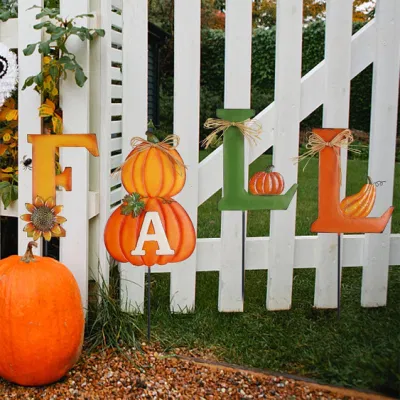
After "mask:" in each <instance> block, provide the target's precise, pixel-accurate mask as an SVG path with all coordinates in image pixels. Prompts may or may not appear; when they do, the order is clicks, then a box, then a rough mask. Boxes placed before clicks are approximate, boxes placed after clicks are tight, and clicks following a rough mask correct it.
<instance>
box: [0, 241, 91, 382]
mask: <svg viewBox="0 0 400 400" xmlns="http://www.w3.org/2000/svg"><path fill="white" fill-rule="evenodd" d="M32 246H35V247H37V244H36V242H29V244H28V249H27V251H26V253H25V255H24V256H23V257H19V256H16V255H15V256H10V257H8V258H6V259H4V260H1V261H0V321H1V325H0V377H1V378H4V379H6V380H8V381H10V382H14V383H17V384H19V385H24V386H41V385H46V384H49V383H53V382H55V381H58V380H59V379H60V378H62V377H63V376H64V375H65V374H66V373H67V371H68V370H69V369H71V368H72V367H73V365H74V364H75V363H76V361H77V360H78V358H79V356H80V354H81V349H82V343H83V333H84V314H83V308H82V302H81V296H80V292H79V288H78V285H77V283H76V281H75V278H74V276H73V275H72V273H71V272H70V271H69V270H68V268H67V267H65V266H64V265H63V264H61V263H60V262H58V261H56V260H54V259H52V258H49V257H39V256H34V255H33V253H32Z"/></svg>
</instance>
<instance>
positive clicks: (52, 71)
mask: <svg viewBox="0 0 400 400" xmlns="http://www.w3.org/2000/svg"><path fill="white" fill-rule="evenodd" d="M49 73H50V76H51V79H53V81H54V82H55V81H56V80H57V77H58V68H57V67H56V66H55V65H52V66H51V67H50V69H49Z"/></svg>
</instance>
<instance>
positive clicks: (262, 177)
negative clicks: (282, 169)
mask: <svg viewBox="0 0 400 400" xmlns="http://www.w3.org/2000/svg"><path fill="white" fill-rule="evenodd" d="M273 168H274V166H273V165H270V166H269V167H267V169H266V171H260V172H256V173H255V174H254V175H253V176H252V177H251V179H250V182H249V192H250V193H251V194H254V195H256V196H263V195H271V194H281V193H282V192H283V189H284V188H285V181H284V179H283V176H282V175H281V174H280V173H279V172H272V170H273Z"/></svg>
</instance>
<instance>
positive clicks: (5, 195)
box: [1, 185, 11, 209]
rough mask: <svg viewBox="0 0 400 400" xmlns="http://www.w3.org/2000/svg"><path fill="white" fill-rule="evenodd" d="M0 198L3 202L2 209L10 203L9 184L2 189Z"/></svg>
mask: <svg viewBox="0 0 400 400" xmlns="http://www.w3.org/2000/svg"><path fill="white" fill-rule="evenodd" d="M1 200H2V202H3V204H4V209H6V208H7V207H8V206H9V205H10V204H11V185H10V186H9V187H8V188H6V189H5V190H3V191H2V193H1Z"/></svg>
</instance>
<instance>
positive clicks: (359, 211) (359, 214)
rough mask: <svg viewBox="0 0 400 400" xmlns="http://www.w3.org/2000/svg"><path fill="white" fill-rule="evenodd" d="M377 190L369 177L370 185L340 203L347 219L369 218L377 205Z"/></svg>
mask: <svg viewBox="0 0 400 400" xmlns="http://www.w3.org/2000/svg"><path fill="white" fill-rule="evenodd" d="M375 198H376V188H375V185H374V184H373V183H372V180H371V178H370V177H368V183H367V184H365V185H364V186H363V187H362V189H361V190H360V191H359V192H358V193H356V194H354V195H352V196H348V197H346V198H344V199H343V200H342V201H341V203H340V209H341V210H342V213H343V214H344V215H345V216H346V217H350V218H364V217H367V216H368V215H369V214H370V212H371V211H372V208H373V207H374V204H375Z"/></svg>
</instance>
